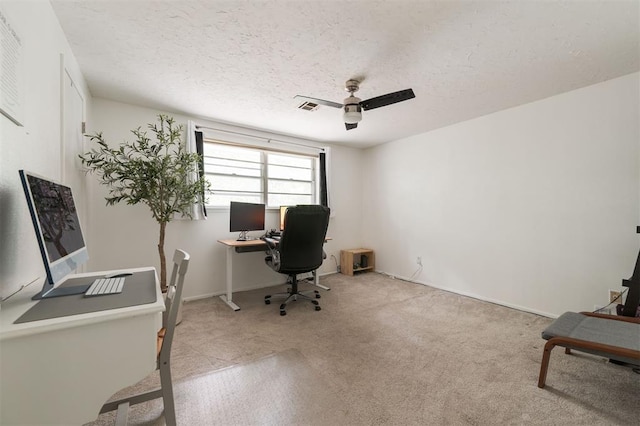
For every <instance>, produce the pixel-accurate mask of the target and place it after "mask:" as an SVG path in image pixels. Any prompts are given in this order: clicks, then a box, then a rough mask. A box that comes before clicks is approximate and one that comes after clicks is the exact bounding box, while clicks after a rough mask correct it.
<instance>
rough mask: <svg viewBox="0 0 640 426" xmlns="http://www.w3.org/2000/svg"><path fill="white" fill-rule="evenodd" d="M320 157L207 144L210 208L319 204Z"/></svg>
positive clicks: (206, 165) (206, 172) (205, 156)
mask: <svg viewBox="0 0 640 426" xmlns="http://www.w3.org/2000/svg"><path fill="white" fill-rule="evenodd" d="M317 170H318V157H315V156H311V155H304V154H292V153H289V152H280V151H271V150H267V149H259V148H251V147H243V146H235V145H227V144H224V143H221V142H217V141H213V140H205V141H204V171H205V176H206V178H207V180H208V181H209V182H210V183H211V188H210V193H209V202H208V204H209V205H210V206H214V207H222V206H224V207H226V206H229V202H231V201H242V202H247V203H264V204H266V205H267V207H279V206H288V205H295V204H315V203H317V202H318V196H317V194H318V191H317V189H316V182H317V178H316V172H317Z"/></svg>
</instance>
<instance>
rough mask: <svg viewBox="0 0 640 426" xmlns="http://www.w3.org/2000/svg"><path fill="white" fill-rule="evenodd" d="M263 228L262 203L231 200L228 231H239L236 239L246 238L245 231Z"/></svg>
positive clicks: (244, 239) (261, 229) (242, 239)
mask: <svg viewBox="0 0 640 426" xmlns="http://www.w3.org/2000/svg"><path fill="white" fill-rule="evenodd" d="M263 230H264V204H254V203H241V202H238V201H232V202H231V208H230V211H229V231H230V232H240V236H239V237H238V241H246V240H247V239H248V237H247V232H249V231H263Z"/></svg>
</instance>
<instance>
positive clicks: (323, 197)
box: [320, 152, 329, 207]
mask: <svg viewBox="0 0 640 426" xmlns="http://www.w3.org/2000/svg"><path fill="white" fill-rule="evenodd" d="M320 204H321V205H323V206H325V207H329V200H328V195H327V159H326V155H325V153H324V152H321V153H320Z"/></svg>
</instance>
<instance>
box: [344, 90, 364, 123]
mask: <svg viewBox="0 0 640 426" xmlns="http://www.w3.org/2000/svg"><path fill="white" fill-rule="evenodd" d="M347 101H351V102H352V103H347ZM354 101H355V102H354ZM342 118H343V119H344V122H345V123H348V124H355V123H358V122H359V121H360V120H362V108H361V107H360V99H358V98H356V97H353V96H352V97H350V98H347V99H345V105H344V114H343V117H342Z"/></svg>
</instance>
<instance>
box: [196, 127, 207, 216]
mask: <svg viewBox="0 0 640 426" xmlns="http://www.w3.org/2000/svg"><path fill="white" fill-rule="evenodd" d="M196 152H197V153H198V155H199V156H200V161H199V162H198V175H199V176H200V179H202V178H203V177H204V140H203V137H202V132H196ZM204 200H205V196H204V191H202V194H200V203H201V204H202V214H203V215H204V217H207V207H206V206H205V202H204Z"/></svg>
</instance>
